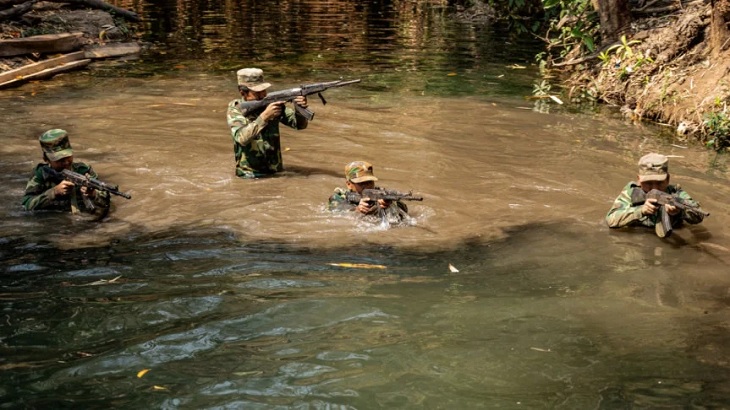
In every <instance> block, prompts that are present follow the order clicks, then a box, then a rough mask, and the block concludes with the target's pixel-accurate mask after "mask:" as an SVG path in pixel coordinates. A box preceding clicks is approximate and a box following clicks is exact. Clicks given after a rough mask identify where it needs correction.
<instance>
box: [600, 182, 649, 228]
mask: <svg viewBox="0 0 730 410" xmlns="http://www.w3.org/2000/svg"><path fill="white" fill-rule="evenodd" d="M629 192H631V191H630V190H628V189H624V190H623V191H622V192H621V194H620V195H619V196H618V197H617V198H616V200H615V201H614V202H613V206H612V207H611V209H610V210H609V211H608V213H607V214H606V225H608V227H609V228H622V227H624V226H628V225H630V224H632V223H637V222H638V223H641V222H642V221H644V220H646V216H645V215H642V213H641V205H639V206H632V205H631V196H630V195H629Z"/></svg>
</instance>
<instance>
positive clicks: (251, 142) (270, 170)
mask: <svg viewBox="0 0 730 410" xmlns="http://www.w3.org/2000/svg"><path fill="white" fill-rule="evenodd" d="M238 84H239V85H245V86H247V87H248V88H249V89H251V90H253V91H262V90H265V89H266V88H268V86H270V85H271V84H269V83H264V82H263V72H262V71H261V70H259V69H252V68H245V69H242V70H239V71H238ZM242 102H245V100H244V99H243V98H238V99H235V100H233V101H231V102H230V103H229V104H228V112H227V119H228V126H229V127H230V129H231V137H232V138H233V153H234V156H235V159H236V175H237V176H239V177H242V178H257V177H262V176H267V175H272V174H274V173H276V172H281V171H283V170H284V162H283V161H282V157H281V141H280V135H279V123H281V124H284V125H286V126H289V127H291V128H294V129H303V128H304V127H306V125H303V124H301V123H299V122H298V121H297V117H296V112H295V111H294V110H293V109H291V108H285V109H284V111H283V113H282V115H281V117H280V118H279V120H278V121H271V122H266V121H264V120H263V119H262V118H261V117H260V116H259V114H261V111H263V110H261V111H257V112H253V113H249V114H248V115H244V114H243V112H242V111H241V108H240V106H239V104H240V103H242Z"/></svg>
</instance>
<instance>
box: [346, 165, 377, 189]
mask: <svg viewBox="0 0 730 410" xmlns="http://www.w3.org/2000/svg"><path fill="white" fill-rule="evenodd" d="M345 179H347V180H348V181H351V182H354V183H356V184H359V183H361V182H365V181H377V180H378V178H376V177H375V175H373V164H371V163H369V162H365V161H354V162H350V163H349V164H347V165H346V166H345Z"/></svg>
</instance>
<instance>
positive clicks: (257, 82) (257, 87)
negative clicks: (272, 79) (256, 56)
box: [236, 68, 271, 92]
mask: <svg viewBox="0 0 730 410" xmlns="http://www.w3.org/2000/svg"><path fill="white" fill-rule="evenodd" d="M236 76H237V77H238V85H242V86H245V87H246V88H248V89H249V90H251V91H256V92H259V91H264V90H265V89H267V88H269V87H271V84H270V83H266V82H264V72H263V70H261V69H260V68H242V69H240V70H238V71H237V72H236Z"/></svg>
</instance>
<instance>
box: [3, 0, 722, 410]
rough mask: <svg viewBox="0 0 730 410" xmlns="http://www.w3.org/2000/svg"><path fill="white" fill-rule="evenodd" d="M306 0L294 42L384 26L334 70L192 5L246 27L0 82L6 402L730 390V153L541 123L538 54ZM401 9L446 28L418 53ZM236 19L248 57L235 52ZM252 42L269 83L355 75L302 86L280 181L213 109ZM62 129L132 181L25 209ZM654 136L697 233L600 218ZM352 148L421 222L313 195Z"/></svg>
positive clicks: (649, 133)
mask: <svg viewBox="0 0 730 410" xmlns="http://www.w3.org/2000/svg"><path fill="white" fill-rule="evenodd" d="M255 3H256V2H246V3H244V4H240V5H236V7H235V8H236V10H238V9H240V10H243V11H246V10H255V9H256V7H253V5H254V4H255ZM305 3H306V4H307V5H310V6H312V7H310V8H303V9H302V10H310V11H311V14H306V12H304V13H305V16H319V17H320V19H319V20H317V23H316V24H311V25H310V26H308V28H310V27H311V30H304V29H297V30H300V31H296V33H297V34H300V35H301V37H303V39H304V40H307V39H309V37H308V36H317V35H319V36H321V37H322V38H329V37H330V36H331V34H329V35H325V34H322V33H331V32H332V30H325V29H320V28H321V27H327V22H338V21H347V22H348V23H347V24H348V26H349V27H352V26H357V25H358V24H361V25H363V26H362V27H366V26H367V27H370V26H371V25H373V26H378V24H381V23H382V21H381V20H383V21H387V22H388V24H390V26H392V27H393V29H390V30H385V31H383V30H373V31H372V32H370V33H367V34H364V35H362V39H363V41H362V42H357V41H356V40H357V36H356V35H355V33H357V32H359V31H362V30H361V29H358V30H359V31H358V30H352V31H349V32H345V34H347V35H344V36H340V37H341V41H342V44H343V45H342V47H341V48H340V49H339V51H338V53H340V54H341V55H342V56H341V60H340V61H339V62H338V61H337V60H335V62H334V63H333V62H332V61H333V58H334V57H333V55H330V54H328V53H329V50H330V49H331V48H332V46H329V45H325V44H322V45H321V46H319V45H318V46H313V45H310V46H308V47H304V46H302V47H300V48H297V49H293V48H290V46H289V45H278V46H277V44H275V42H272V43H269V42H268V40H267V39H274V38H277V35H278V34H281V32H279V31H277V30H285V29H284V27H288V29H287V30H295V28H296V25H293V24H284V23H286V21H284V22H282V20H281V19H279V20H276V22H277V24H271V23H270V24H269V25H265V24H263V23H261V24H262V25H261V26H256V25H255V22H257V21H261V22H263V21H266V20H265V19H263V18H261V19H256V18H251V19H250V21H247V20H245V19H240V18H239V19H233V20H232V21H228V20H226V18H225V17H224V16H223V14H221V12H220V9H219V10H218V14H215V13H212V12H206V13H202V14H201V15H202V16H207V17H206V18H212V19H213V20H217V19H220V21H221V23H220V24H221V27H226V28H228V27H231V25H234V29H231V33H229V34H230V35H231V37H230V38H228V37H227V34H225V35H224V34H221V33H223V32H224V31H225V30H223V28H221V29H220V30H212V29H210V25H205V24H200V25H196V24H193V23H191V22H188V23H190V24H188V23H185V24H186V25H185V27H186V29H185V30H182V32H184V33H187V31H186V30H189V31H190V32H191V33H197V31H196V30H198V31H200V33H198V34H199V35H200V38H199V39H200V41H201V42H202V43H204V44H205V46H201V47H200V48H199V49H195V48H192V47H190V44H194V42H191V41H190V40H185V39H181V38H180V36H181V35H182V34H181V33H177V34H173V35H172V38H171V40H170V44H169V45H168V46H167V47H169V50H173V51H172V52H171V53H170V54H172V55H170V54H165V55H164V56H162V55H155V54H152V55H151V56H150V55H146V56H144V57H143V59H142V60H140V61H136V62H129V63H126V64H125V65H119V64H115V63H110V64H105V65H100V66H97V67H95V68H93V69H92V70H91V71H90V72H89V73H76V74H73V75H68V76H62V77H56V78H55V79H54V80H53V81H49V82H45V83H42V84H28V85H26V86H24V87H22V88H20V89H17V90H11V91H4V92H3V93H2V94H0V100H1V101H0V114H2V117H3V118H4V119H6V121H5V123H6V124H7V125H6V127H3V129H0V137H1V138H2V141H3V144H2V146H0V172H1V173H2V175H3V181H5V182H4V184H5V185H4V186H5V189H4V190H3V191H2V193H1V194H0V205H2V206H0V209H2V210H1V211H0V212H2V215H1V218H2V221H3V224H2V228H1V229H2V242H1V243H0V257H1V258H2V261H3V268H2V272H1V275H2V276H0V278H1V282H0V283H1V285H2V290H0V301H1V302H0V306H2V309H3V310H2V315H0V353H2V354H1V355H0V357H2V359H0V360H1V361H0V368H2V369H3V371H2V373H0V397H2V400H0V402H2V403H4V404H3V406H4V407H9V408H10V407H30V408H48V407H59V406H60V407H74V408H78V407H81V408H87V407H120V408H243V407H245V408H272V407H274V408H275V407H280V408H286V407H292V408H337V407H342V408H378V407H387V408H416V407H425V408H446V407H449V408H478V407H485V408H496V407H500V408H544V407H549V408H626V407H638V408H655V407H669V408H675V407H676V408H679V407H697V408H703V407H714V408H717V407H727V406H728V402H730V392H728V385H727V383H726V380H727V379H728V375H729V374H728V373H729V370H728V360H730V351H729V350H728V348H727V347H726V345H727V343H726V341H727V336H726V335H727V331H728V325H727V323H728V309H727V306H728V303H729V302H730V299H728V290H729V289H730V280H728V278H727V272H728V263H729V262H730V238H729V237H728V230H727V228H726V226H727V225H728V216H727V212H726V211H725V210H726V209H727V207H726V205H725V202H726V200H727V198H728V194H730V192H729V191H730V188H728V185H727V175H726V174H725V168H724V167H725V162H724V161H725V159H724V158H719V159H718V158H716V157H714V155H713V154H711V153H709V152H707V151H705V150H703V149H702V148H700V147H693V146H689V147H687V148H680V147H678V145H683V146H687V144H686V143H683V142H681V141H677V140H675V139H674V138H673V137H671V136H665V137H661V138H658V137H657V135H658V133H659V131H658V130H657V129H655V128H649V127H646V128H644V127H641V126H636V125H631V124H627V123H625V122H623V121H621V120H619V119H616V118H613V117H611V116H601V117H593V116H590V115H586V114H575V113H569V112H565V111H560V110H558V111H555V110H553V112H552V113H549V114H548V113H545V110H544V107H543V106H542V105H539V104H537V105H536V104H534V103H533V102H530V101H525V100H524V99H523V98H522V96H523V95H526V94H529V93H530V91H531V81H532V78H535V77H536V74H535V72H534V69H529V68H528V69H515V68H511V66H512V64H523V65H524V64H525V62H526V60H525V58H524V57H522V56H526V55H529V53H528V51H527V50H522V49H519V48H515V46H514V45H513V44H515V43H510V44H506V41H507V40H506V39H505V38H504V37H501V36H500V35H498V31H497V30H496V29H494V28H490V27H489V26H486V27H479V28H474V27H472V26H470V25H464V24H458V23H454V22H453V21H450V20H449V19H448V18H446V17H445V16H444V15H443V11H442V9H440V8H438V7H436V8H429V7H427V5H425V3H413V4H418V5H419V6H418V7H422V8H418V10H416V11H418V12H419V13H421V14H418V13H416V14H408V13H406V14H402V13H403V11H402V10H401V9H399V8H398V7H397V6H398V5H400V4H411V3H397V2H396V3H394V4H391V5H390V6H388V7H386V6H383V7H384V9H383V10H384V14H383V15H384V17H383V18H382V19H381V18H379V17H378V16H380V14H377V13H375V14H372V13H370V14H368V13H364V14H363V15H362V16H361V18H362V19H363V20H362V21H360V22H359V23H358V21H359V20H357V19H356V16H357V15H356V14H353V13H354V11H353V10H354V9H355V8H356V6H355V5H353V4H355V3H354V2H353V4H350V3H348V2H341V3H333V2H317V1H311V2H283V3H282V4H285V5H289V6H291V7H294V6H296V5H301V4H305ZM206 4H210V5H211V7H214V6H216V4H215V3H206ZM333 4H340V5H341V7H342V8H343V9H342V10H341V9H340V8H336V7H335V8H333V7H330V6H332V5H333ZM373 4H374V3H373ZM388 4H390V3H388ZM233 6H234V5H226V7H233ZM317 6H319V7H320V8H319V9H318V8H317ZM325 6H327V8H324V7H325ZM190 7H192V6H190ZM257 7H258V6H257ZM363 7H365V6H363ZM367 7H374V6H372V5H370V6H367ZM414 7H415V6H414ZM226 10H227V9H226ZM302 10H299V11H300V12H303V11H302ZM408 10H411V9H410V8H408ZM315 11H316V12H315ZM259 12H261V13H263V12H272V11H271V10H269V9H264V10H259ZM243 14H245V13H243ZM189 15H190V16H195V13H193V12H190V14H189ZM295 15H296V13H290V12H286V13H283V14H282V15H281V16H280V17H282V18H283V16H295ZM258 16H263V14H260V15H258ZM413 16H420V17H421V18H423V19H425V20H424V21H425V23H424V24H423V26H422V27H421V26H418V25H414V26H413V27H414V29H415V28H418V27H421V29H423V30H425V32H426V33H435V34H429V35H425V34H424V36H426V37H428V40H429V41H424V42H423V44H424V45H423V46H422V47H418V46H414V47H412V48H409V47H407V44H412V43H413V39H414V38H420V37H419V36H418V35H414V34H412V30H408V28H409V27H410V26H409V24H413V23H412V21H413V20H412V18H411V17H413ZM254 17H255V16H254ZM406 17H408V18H406ZM289 18H293V17H289ZM191 19H192V17H191ZM192 20H193V21H197V20H195V19H192ZM184 21H185V20H184ZM168 23H169V21H167V22H166V20H163V19H158V20H153V21H152V22H151V24H152V25H154V24H161V25H162V26H164V25H165V24H168ZM178 24H183V23H182V22H178ZM235 24H239V25H240V26H235ZM187 27H189V28H187ZM238 27H241V28H248V31H247V32H248V33H255V35H256V38H257V39H261V42H260V43H259V42H257V44H261V47H262V48H261V49H255V50H253V51H252V50H250V49H249V50H248V51H246V52H243V54H242V55H241V56H240V57H236V53H234V52H233V51H232V50H233V47H232V45H233V44H236V43H235V42H236V41H238V37H236V35H235V33H240V32H241V28H238ZM292 27H295V28H292ZM378 27H379V26H378ZM437 28H439V29H440V31H439V30H437ZM464 32H470V33H472V34H473V35H474V36H476V38H478V39H479V41H475V40H473V37H469V36H464V35H463V33H464ZM160 33H161V31H153V32H151V33H150V34H149V35H150V36H151V37H154V36H160ZM201 33H202V34H201ZM287 33H288V32H287ZM317 33H320V34H317ZM386 33H390V34H389V35H387V34H386ZM249 35H253V34H249ZM429 36H433V37H434V38H436V39H437V40H438V41H436V40H432V39H431V38H430V37H429ZM192 37H193V38H195V36H192ZM294 37H296V36H294ZM384 37H386V38H387V40H388V41H382V40H383V38H384ZM365 40H367V41H365ZM272 41H273V40H272ZM323 41H324V40H323ZM375 43H382V44H384V45H382V46H379V47H380V48H377V50H378V51H377V52H372V51H371V48H368V47H366V44H375ZM303 44H315V43H312V42H304V43H303ZM432 44H449V45H450V47H444V49H449V50H462V51H460V52H458V53H456V54H455V55H453V56H450V57H448V58H447V56H442V55H441V54H439V53H438V52H435V51H434V50H429V49H428V47H430V45H432ZM277 47H281V48H277ZM161 49H163V48H159V49H158V50H161ZM166 49H167V48H166ZM183 49H188V51H189V52H190V53H191V54H189V55H185V54H184V53H182V52H181V51H180V50H183ZM175 50H177V52H176V51H175ZM206 50H208V51H206ZM282 50H283V52H282ZM483 50H492V51H493V52H489V53H482V51H483ZM519 50H522V51H519ZM442 52H443V53H447V51H442ZM267 53H268V54H267ZM318 53H323V54H325V56H324V57H323V58H322V60H315V59H307V57H306V56H308V55H314V54H318ZM338 55H339V54H338ZM379 55H382V58H380V59H376V58H375V57H374V56H379ZM416 55H420V57H418V58H416V57H413V59H415V60H418V61H419V63H418V64H417V65H416V66H414V67H412V69H411V71H408V70H401V68H402V67H403V66H404V65H403V61H404V60H406V59H407V58H405V57H407V56H416ZM510 55H513V57H512V59H510V57H509V56H510ZM520 55H522V56H520ZM205 56H207V57H205ZM404 56H405V57H404ZM441 57H443V60H439V59H440V58H441ZM477 57H479V58H477ZM254 58H255V59H257V60H258V61H257V62H260V63H261V64H260V65H261V66H263V67H264V68H265V69H266V70H267V73H271V75H270V77H271V80H272V81H273V82H274V87H275V88H276V89H280V88H284V87H289V86H296V85H298V84H299V83H300V82H304V83H307V82H313V81H324V80H331V79H335V78H339V77H340V76H342V77H344V78H355V77H356V78H361V79H362V80H363V81H362V83H361V84H357V85H354V86H351V87H347V88H342V89H337V90H331V91H329V92H327V94H326V97H327V99H328V101H329V104H327V105H326V106H323V105H322V104H321V103H320V102H319V101H318V100H317V99H315V98H313V99H311V100H310V102H311V107H312V109H313V110H314V111H315V112H316V116H315V119H314V121H313V122H312V123H311V124H310V126H309V128H308V129H306V130H304V131H298V132H296V131H292V130H287V129H282V134H283V137H282V141H283V146H285V147H286V152H285V153H284V161H285V165H286V167H287V172H285V173H284V174H283V175H282V176H281V177H277V178H271V179H264V180H256V181H244V180H240V179H237V178H236V177H235V176H234V173H233V171H234V163H233V153H232V147H231V145H232V144H231V142H230V137H229V134H228V130H227V127H226V124H225V106H226V104H227V102H228V101H229V100H230V99H233V98H235V96H236V95H235V91H236V90H235V76H234V74H233V72H234V71H235V69H236V68H239V67H242V66H245V65H249V64H248V63H249V62H250V60H251V59H254ZM338 58H340V57H338ZM289 61H294V62H296V63H298V64H297V66H296V67H294V68H291V67H289V66H287V65H286V64H285V63H286V62H289ZM383 61H385V62H384V63H383ZM439 61H441V62H439ZM371 63H372V64H371ZM449 74H456V75H449ZM52 127H62V128H65V129H67V130H69V131H70V133H71V138H72V143H73V145H74V151H75V158H76V159H77V160H82V161H87V162H89V163H91V164H93V166H94V168H95V169H96V170H97V172H99V174H100V175H101V177H102V178H103V179H104V180H108V181H111V182H114V183H118V184H119V185H120V186H121V188H122V190H125V191H128V192H130V193H131V194H132V198H133V199H131V200H129V201H127V200H124V199H122V198H115V199H114V204H115V209H114V211H113V213H112V215H111V217H110V218H109V219H108V220H107V221H105V222H104V223H101V224H89V223H88V222H86V221H83V220H81V219H75V218H74V217H72V216H70V215H57V214H42V215H29V214H27V213H25V212H23V211H22V210H21V208H20V206H19V203H20V198H21V197H22V193H23V189H24V186H25V182H26V181H27V178H28V174H29V171H30V169H31V168H32V166H33V164H35V163H36V162H37V161H38V160H39V156H40V153H39V150H38V147H37V141H36V138H37V136H38V135H39V134H40V133H41V132H42V131H44V130H45V129H48V128H52ZM673 144H674V145H673ZM648 151H659V152H662V153H665V154H669V155H675V156H677V157H674V158H672V160H671V161H672V162H671V167H672V168H671V170H672V174H673V176H672V178H673V181H674V182H678V183H681V184H682V186H683V187H684V188H685V189H687V190H688V191H689V192H690V193H691V194H692V195H693V196H694V197H695V198H696V199H698V200H700V201H701V202H702V204H703V207H704V208H705V209H706V210H707V211H709V212H711V213H712V215H711V216H710V217H709V218H708V219H707V220H706V221H705V222H704V223H703V224H701V225H698V226H692V227H687V228H684V229H681V230H678V231H676V232H675V235H674V236H673V237H671V238H669V239H667V240H661V239H659V238H657V237H656V236H654V235H653V233H651V232H648V231H643V230H634V231H609V230H608V229H607V228H606V227H605V225H604V224H603V222H602V218H603V216H604V214H605V212H606V211H607V210H608V208H609V207H610V204H611V202H612V201H613V199H614V197H615V196H616V195H617V194H618V192H619V190H620V189H621V187H622V186H623V185H624V184H625V183H626V182H627V181H628V180H630V179H632V178H633V177H634V174H635V164H636V160H637V159H638V157H639V156H640V155H641V154H642V153H645V152H648ZM354 159H364V160H368V161H371V162H373V163H374V164H375V172H376V174H377V175H378V176H379V177H380V178H381V185H382V186H385V187H389V188H390V187H392V188H396V189H400V190H413V191H414V193H418V194H420V195H423V196H424V197H425V200H424V201H423V202H422V203H412V204H411V210H412V211H411V213H412V215H413V217H414V219H415V221H414V225H413V226H407V227H397V228H391V229H383V228H382V227H380V226H379V225H377V224H370V223H366V222H363V221H358V220H356V219H352V218H350V217H348V216H342V215H333V214H330V213H328V212H326V211H325V210H324V204H325V201H326V198H327V197H328V196H329V194H330V193H331V191H332V189H333V188H334V187H335V186H338V185H342V183H343V176H342V171H343V168H344V165H345V163H347V162H349V161H351V160H354ZM346 264H364V265H362V267H352V265H346ZM449 264H451V265H452V266H454V267H456V268H457V269H458V270H459V272H458V273H452V272H450V270H449ZM142 369H150V370H149V372H148V373H146V374H145V375H144V376H143V377H137V373H138V372H139V371H140V370H142Z"/></svg>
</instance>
